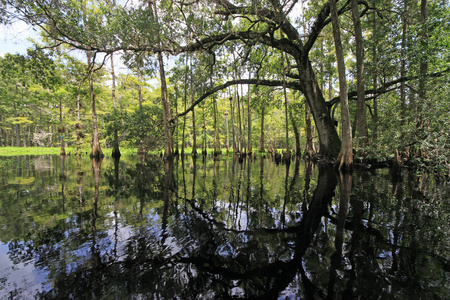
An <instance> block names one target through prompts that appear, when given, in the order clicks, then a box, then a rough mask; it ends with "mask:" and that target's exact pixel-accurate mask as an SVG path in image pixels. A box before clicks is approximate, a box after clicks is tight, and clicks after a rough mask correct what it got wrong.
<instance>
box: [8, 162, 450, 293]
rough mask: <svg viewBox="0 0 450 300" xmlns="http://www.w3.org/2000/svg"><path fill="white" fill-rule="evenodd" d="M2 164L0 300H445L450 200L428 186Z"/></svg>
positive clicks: (323, 174) (421, 182) (320, 173)
mask: <svg viewBox="0 0 450 300" xmlns="http://www.w3.org/2000/svg"><path fill="white" fill-rule="evenodd" d="M3 160H4V159H3ZM10 160H12V162H10V163H9V164H8V165H7V166H4V167H3V169H2V171H1V172H2V173H1V178H2V179H1V180H2V181H1V185H0V298H2V299H8V298H12V299H30V298H31V299H34V298H36V299H54V298H56V299H70V298H72V299H227V298H244V299H248V298H261V299H304V298H305V299H325V298H329V299H331V298H344V299H352V298H358V299H448V298H450V233H449V232H450V230H449V223H450V214H449V212H450V203H449V195H450V188H449V186H448V185H446V184H445V183H443V182H438V181H436V180H435V179H434V178H433V177H431V176H427V175H421V176H415V175H412V174H407V173H405V174H404V176H403V177H402V178H401V179H398V178H393V177H392V176H391V175H390V173H389V171H388V170H386V169H380V170H375V171H355V172H354V173H353V174H352V176H339V175H338V174H336V173H335V172H334V170H333V169H328V168H325V167H317V166H314V165H313V164H311V163H305V162H304V161H299V162H297V163H295V162H293V163H291V165H290V166H286V165H276V164H275V163H274V162H272V161H271V160H270V159H269V158H267V159H259V158H258V159H256V160H255V161H249V160H247V161H244V163H243V164H239V162H238V161H236V160H234V161H233V159H232V158H231V157H222V158H221V159H220V160H213V159H212V158H208V159H206V160H205V161H203V160H202V159H197V160H196V161H193V160H192V158H189V159H186V160H185V161H184V162H182V161H181V160H179V161H175V163H174V164H173V165H171V164H169V163H164V162H163V161H161V160H160V159H159V158H155V157H153V158H152V157H150V158H147V159H138V158H137V157H123V158H122V159H121V160H120V163H118V164H117V163H116V164H115V163H114V162H113V161H112V160H110V159H107V158H105V159H104V160H103V161H102V162H101V163H100V164H98V163H95V162H94V163H93V162H91V161H90V160H89V159H87V158H81V159H77V158H75V157H67V158H65V160H64V161H63V160H61V158H60V157H59V156H39V157H14V158H12V159H10Z"/></svg>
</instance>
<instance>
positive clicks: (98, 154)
mask: <svg viewBox="0 0 450 300" xmlns="http://www.w3.org/2000/svg"><path fill="white" fill-rule="evenodd" d="M88 60H89V61H91V54H90V52H88ZM91 63H92V64H93V62H90V64H91ZM92 73H93V70H92V68H91V69H90V70H89V92H90V96H91V106H92V125H93V127H94V132H93V135H92V151H91V154H90V157H91V158H95V159H96V160H100V159H102V158H103V157H104V155H103V152H102V149H101V147H100V141H99V134H98V126H97V110H96V106H95V93H94V82H93V79H92V75H93V74H92Z"/></svg>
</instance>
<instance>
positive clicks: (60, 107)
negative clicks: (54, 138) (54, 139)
mask: <svg viewBox="0 0 450 300" xmlns="http://www.w3.org/2000/svg"><path fill="white" fill-rule="evenodd" d="M59 131H60V134H61V152H60V155H61V156H66V150H65V149H64V131H65V130H64V126H63V114H62V101H61V98H60V99H59Z"/></svg>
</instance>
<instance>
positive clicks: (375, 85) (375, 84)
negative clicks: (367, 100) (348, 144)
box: [372, 13, 378, 140]
mask: <svg viewBox="0 0 450 300" xmlns="http://www.w3.org/2000/svg"><path fill="white" fill-rule="evenodd" d="M372 23H373V29H372V31H373V37H372V39H373V44H372V45H373V46H372V55H373V58H372V60H373V66H374V71H373V90H374V91H375V96H374V97H373V117H372V120H373V123H374V127H373V138H374V139H375V140H376V139H377V138H378V100H377V93H376V91H377V88H378V53H377V44H378V37H377V35H378V32H377V16H376V13H374V14H373V22H372Z"/></svg>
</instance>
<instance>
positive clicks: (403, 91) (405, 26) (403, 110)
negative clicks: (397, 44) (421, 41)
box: [400, 0, 408, 125]
mask: <svg viewBox="0 0 450 300" xmlns="http://www.w3.org/2000/svg"><path fill="white" fill-rule="evenodd" d="M407 15H408V0H403V13H402V15H401V18H402V49H401V57H400V77H405V76H406V58H407V54H406V53H407V51H406V48H407V46H406V31H407V30H408V24H407V22H408V21H407V20H408V17H407ZM405 85H406V84H405V82H401V83H400V103H401V119H400V122H401V124H402V125H403V124H404V121H405V117H406V87H405Z"/></svg>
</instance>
